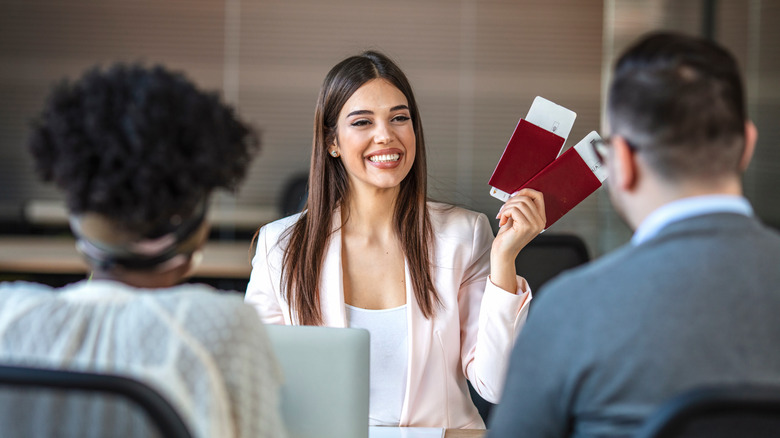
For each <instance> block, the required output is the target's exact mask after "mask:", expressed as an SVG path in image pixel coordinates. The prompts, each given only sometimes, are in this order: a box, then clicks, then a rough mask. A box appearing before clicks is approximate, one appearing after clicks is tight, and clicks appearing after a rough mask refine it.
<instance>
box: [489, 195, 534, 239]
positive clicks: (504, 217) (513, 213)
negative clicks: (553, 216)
mask: <svg viewBox="0 0 780 438" xmlns="http://www.w3.org/2000/svg"><path fill="white" fill-rule="evenodd" d="M496 218H498V219H499V226H502V227H503V226H504V225H505V224H506V223H507V221H508V219H510V218H512V219H513V221H514V222H515V223H518V222H519V223H528V224H529V225H532V227H533V228H536V227H537V226H539V224H541V227H542V228H543V227H544V224H545V222H546V218H545V213H544V197H543V196H542V194H541V193H540V192H538V191H536V190H531V189H523V190H521V191H519V192H517V193H515V194H514V195H512V197H511V198H510V199H509V200H507V202H506V203H504V205H503V206H502V207H501V209H500V210H499V212H498V216H496ZM513 225H514V224H513ZM540 231H541V230H540Z"/></svg>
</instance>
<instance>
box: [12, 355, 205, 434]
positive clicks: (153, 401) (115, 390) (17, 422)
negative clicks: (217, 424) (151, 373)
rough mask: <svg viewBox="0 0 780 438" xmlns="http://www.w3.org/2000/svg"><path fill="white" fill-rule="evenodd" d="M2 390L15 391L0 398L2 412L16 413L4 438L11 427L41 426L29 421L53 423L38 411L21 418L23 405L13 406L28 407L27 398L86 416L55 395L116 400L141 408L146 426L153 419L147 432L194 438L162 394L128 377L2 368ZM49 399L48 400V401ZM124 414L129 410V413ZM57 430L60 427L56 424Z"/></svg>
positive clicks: (25, 428)
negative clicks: (58, 402)
mask: <svg viewBox="0 0 780 438" xmlns="http://www.w3.org/2000/svg"><path fill="white" fill-rule="evenodd" d="M0 388H5V389H7V390H11V391H12V392H11V393H10V394H8V393H7V394H5V396H4V397H2V398H0V410H2V411H6V413H7V411H13V412H14V416H13V419H12V422H13V425H11V424H7V425H4V426H3V427H2V429H3V430H4V432H3V434H4V436H9V435H6V434H8V433H10V432H9V428H10V426H14V427H17V428H20V427H21V428H22V429H24V430H27V431H29V430H36V429H35V428H36V427H37V426H36V425H35V424H31V425H25V422H26V421H27V422H41V421H44V422H45V421H51V420H52V418H50V417H48V416H45V415H42V414H41V412H36V411H35V410H34V408H33V410H30V411H24V412H21V415H20V413H19V410H20V409H19V406H15V408H16V409H15V410H14V406H13V405H20V406H28V405H25V404H24V401H23V400H22V398H23V397H24V398H27V397H30V396H32V397H33V398H37V399H38V402H42V404H38V405H31V406H44V407H47V408H51V407H52V406H56V407H57V408H56V410H57V411H58V413H61V412H62V410H66V411H67V415H82V414H83V413H84V412H82V411H81V409H79V408H76V407H73V406H71V407H70V409H68V406H67V405H66V404H56V403H57V402H56V401H55V399H53V398H52V396H71V395H79V396H82V399H81V400H80V401H82V402H83V401H84V400H85V399H86V398H85V397H84V396H93V397H94V396H100V397H102V398H104V400H100V401H101V402H103V404H104V406H105V405H106V404H107V403H111V402H112V401H113V402H117V401H119V402H124V403H126V404H128V405H129V406H130V407H131V408H132V409H135V410H136V411H137V410H138V408H140V411H141V412H143V413H145V414H146V416H144V417H145V419H147V421H146V423H149V421H148V420H151V425H152V427H145V428H143V429H142V430H144V431H145V432H149V431H153V430H154V428H156V429H157V431H158V432H159V436H161V437H174V438H189V437H191V436H192V435H191V434H190V431H189V429H188V428H187V426H186V425H185V424H184V421H183V420H182V418H181V417H180V416H179V414H178V413H177V412H176V410H175V409H174V408H173V407H172V406H171V405H170V404H169V403H168V402H167V401H166V400H165V399H164V398H163V397H162V396H161V395H160V394H159V393H157V392H156V391H155V390H154V389H152V388H150V387H149V386H147V385H146V384H144V383H141V382H140V381H137V380H134V379H131V378H128V377H122V376H117V375H110V374H98V373H92V372H75V371H66V370H54V369H43V368H28V367H20V366H3V365H0ZM16 389H21V391H14V390H16ZM36 391H38V393H36ZM112 396H113V397H112ZM45 397H48V399H47V398H45ZM69 400H71V401H72V400H76V399H69ZM90 401H93V402H94V401H95V400H94V399H91V400H90ZM6 403H9V404H10V405H7V404H6ZM85 406H89V408H94V403H93V404H91V405H84V404H82V405H80V407H81V408H83V407H85ZM60 408H62V409H60ZM89 408H88V409H89ZM124 412H129V411H128V410H125V411H124ZM3 416H5V414H4V415H3ZM42 417H43V418H42ZM145 426H146V425H145ZM53 427H55V428H56V427H57V425H56V424H55V425H53ZM82 429H87V430H88V429H90V425H84V426H83V427H82ZM56 430H58V433H57V436H67V435H65V433H66V431H64V430H60V429H56ZM121 436H131V434H130V433H129V431H124V432H123V433H122V435H121ZM139 436H143V435H139Z"/></svg>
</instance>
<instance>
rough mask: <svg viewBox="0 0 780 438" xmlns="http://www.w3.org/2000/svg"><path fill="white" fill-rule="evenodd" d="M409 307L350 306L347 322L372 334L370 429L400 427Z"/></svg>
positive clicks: (404, 387) (407, 366)
mask: <svg viewBox="0 0 780 438" xmlns="http://www.w3.org/2000/svg"><path fill="white" fill-rule="evenodd" d="M406 313H407V308H406V304H404V305H403V306H400V307H395V308H392V309H382V310H369V309H361V308H359V307H354V306H350V305H348V304H347V321H349V326H350V327H353V328H362V329H366V330H368V332H369V334H370V335H371V343H370V347H369V351H370V353H369V357H370V359H369V363H370V368H369V379H370V384H369V393H370V398H369V403H368V424H369V425H370V426H398V425H399V424H400V421H401V408H402V407H403V402H404V394H405V393H406V376H407V370H408V368H409V365H408V362H407V360H408V357H409V350H408V329H407V323H406V317H407V315H406Z"/></svg>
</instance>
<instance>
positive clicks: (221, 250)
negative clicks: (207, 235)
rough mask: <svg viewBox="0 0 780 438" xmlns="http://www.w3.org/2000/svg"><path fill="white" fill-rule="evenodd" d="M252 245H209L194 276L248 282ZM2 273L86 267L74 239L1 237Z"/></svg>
mask: <svg viewBox="0 0 780 438" xmlns="http://www.w3.org/2000/svg"><path fill="white" fill-rule="evenodd" d="M251 256H252V254H250V242H248V241H247V242H243V241H238V242H222V241H210V242H208V243H207V244H206V246H205V248H204V249H203V262H202V263H201V264H200V265H199V266H198V267H197V268H196V269H195V272H194V274H193V275H194V276H197V277H211V278H249V271H250V270H251V268H252V265H251ZM0 272H24V273H41V274H86V272H87V264H86V263H85V262H84V260H82V258H81V256H80V255H79V254H78V253H77V252H76V246H75V240H74V239H73V238H72V237H53V236H2V237H0Z"/></svg>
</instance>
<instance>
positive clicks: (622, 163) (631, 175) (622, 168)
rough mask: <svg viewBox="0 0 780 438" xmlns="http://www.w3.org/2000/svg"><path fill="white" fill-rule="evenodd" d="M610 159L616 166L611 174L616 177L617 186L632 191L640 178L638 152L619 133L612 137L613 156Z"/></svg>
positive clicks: (611, 164) (611, 163)
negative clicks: (637, 160)
mask: <svg viewBox="0 0 780 438" xmlns="http://www.w3.org/2000/svg"><path fill="white" fill-rule="evenodd" d="M610 160H611V162H610V163H609V165H610V166H612V167H613V168H614V170H613V173H612V174H611V175H610V176H611V177H615V186H617V187H619V188H620V190H624V191H629V192H630V191H632V190H633V189H634V188H635V187H636V185H637V180H638V178H639V167H638V164H637V162H636V153H635V152H634V151H633V150H631V146H629V145H628V143H627V142H626V140H625V139H624V138H623V137H621V136H619V135H616V136H614V137H612V157H611V158H610Z"/></svg>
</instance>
